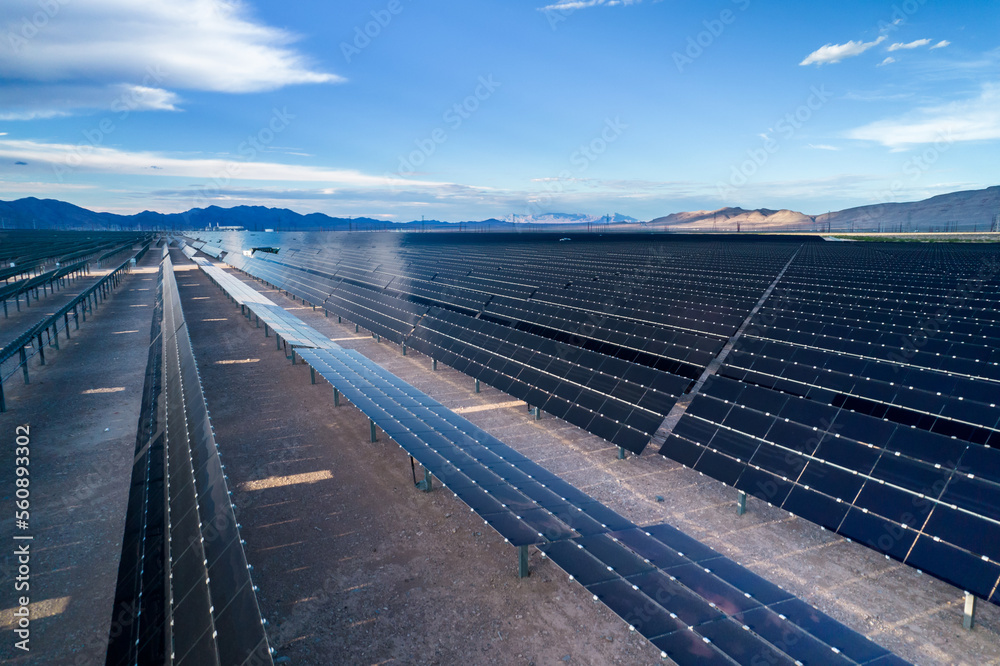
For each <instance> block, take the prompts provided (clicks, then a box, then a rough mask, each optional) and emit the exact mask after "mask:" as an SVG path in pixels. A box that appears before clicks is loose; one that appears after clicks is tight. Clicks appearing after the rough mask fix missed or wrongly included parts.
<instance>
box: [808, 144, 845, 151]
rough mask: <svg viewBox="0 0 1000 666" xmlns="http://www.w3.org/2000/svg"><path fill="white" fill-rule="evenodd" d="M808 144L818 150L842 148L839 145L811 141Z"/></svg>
mask: <svg viewBox="0 0 1000 666" xmlns="http://www.w3.org/2000/svg"><path fill="white" fill-rule="evenodd" d="M807 145H808V147H809V148H815V149H816V150H840V148H838V147H837V146H831V145H829V144H826V143H810V144H807Z"/></svg>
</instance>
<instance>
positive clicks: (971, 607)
mask: <svg viewBox="0 0 1000 666" xmlns="http://www.w3.org/2000/svg"><path fill="white" fill-rule="evenodd" d="M975 623H976V597H975V596H973V594H972V593H971V592H966V593H965V614H964V615H963V616H962V628H963V629H966V630H971V629H972V627H973V626H975Z"/></svg>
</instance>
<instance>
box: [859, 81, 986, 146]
mask: <svg viewBox="0 0 1000 666" xmlns="http://www.w3.org/2000/svg"><path fill="white" fill-rule="evenodd" d="M847 137H848V138H851V139H861V140H864V141H877V142H878V143H881V144H882V145H884V146H888V147H890V148H894V149H900V150H901V149H904V148H906V147H909V146H913V145H920V144H927V143H937V142H946V143H949V144H950V143H953V142H957V141H986V140H995V139H1000V84H995V83H994V84H988V85H985V86H983V90H982V92H981V93H980V95H979V96H978V97H975V98H971V99H965V100H959V101H955V102H949V103H947V104H941V105H938V106H930V107H925V108H922V109H917V110H915V111H912V112H910V113H906V114H904V115H902V116H901V117H899V118H887V119H885V120H878V121H876V122H873V123H869V124H868V125H864V126H862V127H858V128H855V129H853V130H850V131H849V132H848V133H847Z"/></svg>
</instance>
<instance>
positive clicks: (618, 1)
mask: <svg viewBox="0 0 1000 666" xmlns="http://www.w3.org/2000/svg"><path fill="white" fill-rule="evenodd" d="M640 2H642V0H560V1H559V2H556V3H553V4H551V5H546V6H545V7H539V8H538V11H540V12H554V11H563V12H571V11H574V10H576V9H586V8H587V7H601V6H604V7H616V6H621V7H626V6H628V5H636V4H639V3H640Z"/></svg>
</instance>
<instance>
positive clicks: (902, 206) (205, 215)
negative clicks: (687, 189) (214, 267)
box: [0, 186, 1000, 233]
mask: <svg viewBox="0 0 1000 666" xmlns="http://www.w3.org/2000/svg"><path fill="white" fill-rule="evenodd" d="M997 215H1000V186H994V187H989V188H987V189H985V190H973V191H969V192H953V193H951V194H942V195H939V196H936V197H932V198H930V199H926V200H924V201H916V202H909V203H890V204H877V205H874V206H861V207H857V208H849V209H846V210H841V211H836V212H830V213H823V214H821V215H806V214H804V213H799V212H796V211H792V210H769V209H766V208H761V209H757V210H745V209H743V208H734V207H728V208H721V209H718V210H714V211H704V210H698V211H690V212H684V213H672V214H670V215H666V216H663V217H658V218H656V219H653V220H650V221H648V222H643V221H640V220H636V219H635V218H632V217H628V216H627V215H622V214H620V213H615V214H613V215H608V216H593V215H584V214H570V213H545V214H540V215H508V216H505V217H503V218H502V219H496V218H488V219H485V220H474V221H462V222H449V221H440V220H414V221H410V222H403V223H391V222H386V221H385V220H378V219H374V218H371V217H358V218H344V217H331V216H328V215H324V214H322V213H310V214H308V215H301V214H299V213H296V212H295V211H292V210H288V209H287V208H266V207H263V206H234V207H231V208H221V207H218V206H209V207H208V208H192V209H191V210H188V211H185V212H183V213H171V214H163V213H156V212H152V211H144V212H142V213H138V214H135V215H117V214H114V213H96V212H93V211H90V210H87V209H85V208H80V207H79V206H74V205H73V204H69V203H66V202H63V201H55V200H52V199H35V198H25V199H19V200H18V201H0V228H3V229H177V230H185V229H207V228H214V227H243V228H245V229H247V230H250V231H263V230H265V229H275V230H279V231H290V230H297V229H326V230H331V231H352V230H353V231H367V230H376V229H397V230H400V229H403V230H407V231H435V230H460V231H515V230H532V231H538V230H545V229H552V230H559V229H565V230H574V231H575V230H587V231H598V232H600V231H678V232H706V231H716V232H727V233H730V232H755V231H809V232H826V231H887V232H889V231H894V232H908V231H989V230H990V228H991V225H992V224H993V221H994V218H995V217H996V216H997Z"/></svg>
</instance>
